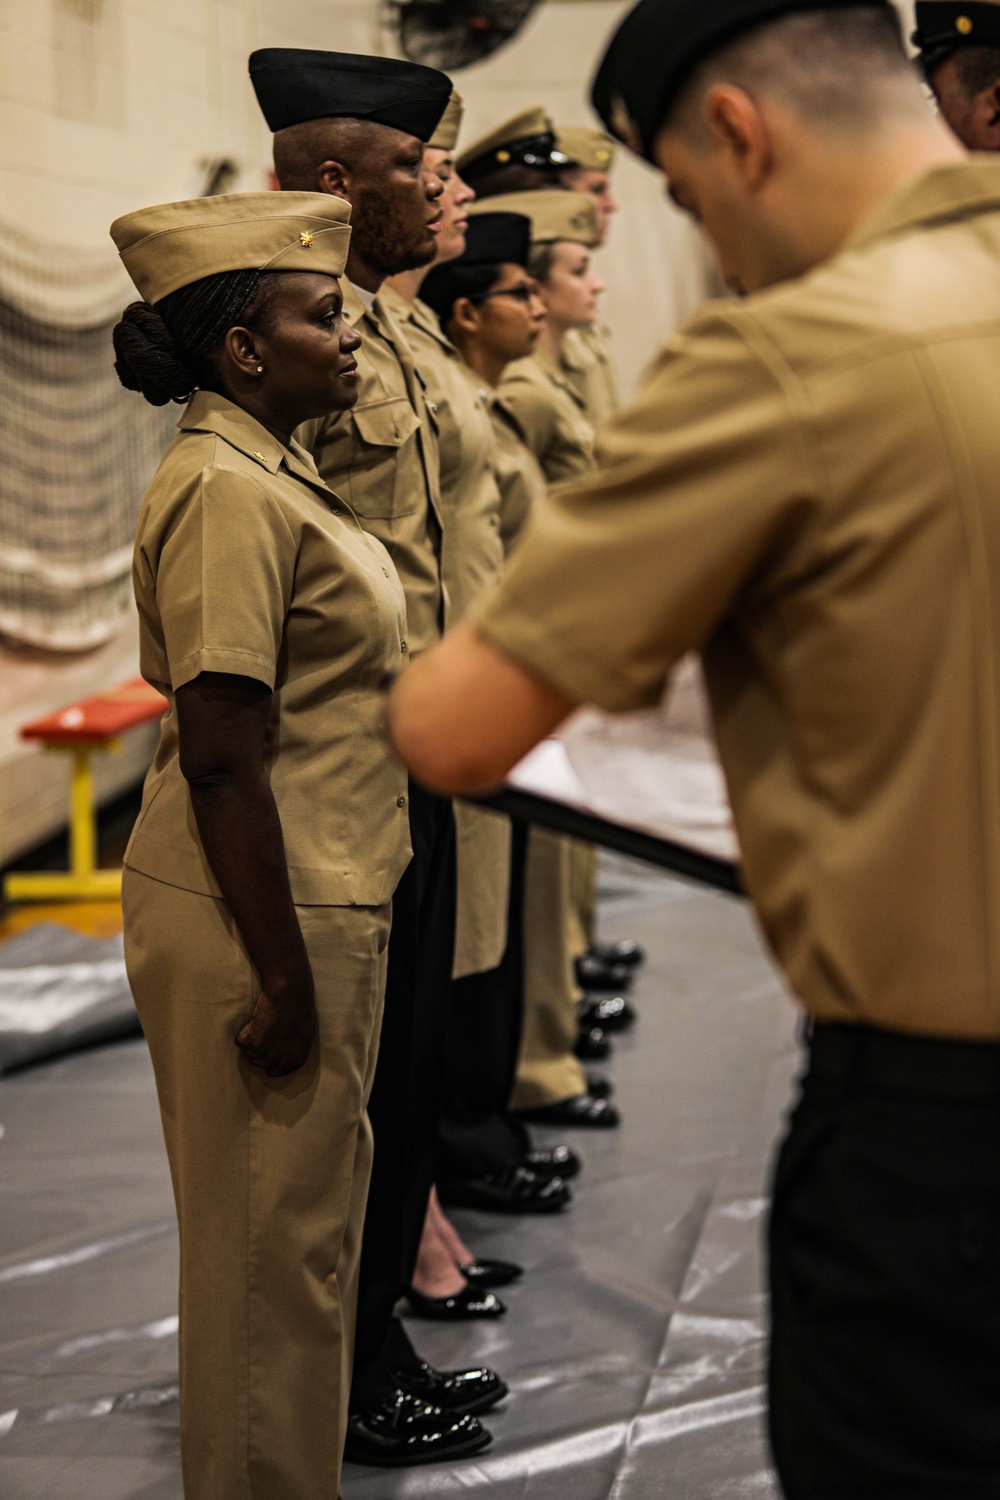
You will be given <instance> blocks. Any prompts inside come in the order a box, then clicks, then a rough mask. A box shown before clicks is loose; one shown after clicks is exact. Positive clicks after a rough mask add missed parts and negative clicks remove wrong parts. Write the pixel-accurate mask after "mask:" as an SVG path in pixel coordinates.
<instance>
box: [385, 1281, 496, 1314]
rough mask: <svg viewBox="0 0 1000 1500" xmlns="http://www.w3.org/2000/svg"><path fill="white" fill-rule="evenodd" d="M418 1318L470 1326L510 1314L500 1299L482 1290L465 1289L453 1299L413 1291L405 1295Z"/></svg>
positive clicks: (469, 1286)
mask: <svg viewBox="0 0 1000 1500" xmlns="http://www.w3.org/2000/svg"><path fill="white" fill-rule="evenodd" d="M406 1300H407V1302H409V1304H410V1306H411V1307H412V1308H413V1311H414V1312H415V1313H416V1315H417V1317H418V1318H436V1319H438V1321H439V1322H442V1323H468V1322H469V1321H470V1320H471V1319H472V1318H502V1317H503V1315H504V1313H505V1312H506V1311H507V1309H506V1307H505V1306H504V1304H503V1303H502V1302H501V1301H500V1298H499V1297H494V1295H493V1293H492V1292H484V1291H483V1290H482V1288H481V1287H477V1286H473V1285H472V1283H471V1282H470V1283H469V1285H468V1286H463V1288H462V1290H461V1291H460V1292H456V1293H455V1295H454V1296H453V1297H425V1296H423V1295H422V1294H421V1293H420V1292H418V1291H415V1290H414V1289H413V1287H412V1286H411V1287H410V1290H409V1291H408V1292H407V1294H406Z"/></svg>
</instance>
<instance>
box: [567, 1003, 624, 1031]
mask: <svg viewBox="0 0 1000 1500" xmlns="http://www.w3.org/2000/svg"><path fill="white" fill-rule="evenodd" d="M576 1013H577V1015H578V1016H579V1018H580V1025H581V1026H599V1027H600V1028H601V1030H602V1031H627V1030H628V1028H629V1027H630V1026H634V1025H635V1023H636V1021H637V1020H638V1015H637V1012H636V1009H635V1006H634V1005H630V1004H629V1002H628V1001H627V1000H625V999H623V997H622V996H621V995H585V996H584V998H583V999H582V1000H581V1001H580V1002H579V1004H578V1005H577V1007H576Z"/></svg>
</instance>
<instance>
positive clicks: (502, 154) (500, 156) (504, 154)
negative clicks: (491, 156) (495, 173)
mask: <svg viewBox="0 0 1000 1500" xmlns="http://www.w3.org/2000/svg"><path fill="white" fill-rule="evenodd" d="M497 161H502V162H508V161H510V152H509V151H498V152H497Z"/></svg>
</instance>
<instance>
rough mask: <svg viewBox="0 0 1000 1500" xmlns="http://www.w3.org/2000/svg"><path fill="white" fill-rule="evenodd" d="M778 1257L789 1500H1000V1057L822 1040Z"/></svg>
mask: <svg viewBox="0 0 1000 1500" xmlns="http://www.w3.org/2000/svg"><path fill="white" fill-rule="evenodd" d="M770 1256H771V1267H770V1270H771V1303H772V1334H771V1366H770V1426H771V1442H772V1448H773V1452H774V1457H775V1463H776V1466H777V1469H778V1473H779V1476H780V1478H781V1482H782V1486H783V1488H784V1491H785V1494H786V1496H787V1497H788V1500H931V1497H934V1500H944V1497H947V1500H994V1497H1000V1044H997V1043H993V1042H961V1041H948V1040H937V1039H932V1038H924V1037H909V1036H903V1035H899V1034H895V1033H889V1032H884V1031H879V1030H876V1029H874V1028H868V1027H860V1026H829V1025H817V1026H816V1027H815V1028H814V1033H813V1037H812V1041H811V1045H810V1066H809V1070H808V1073H807V1075H806V1078H805V1080H804V1083H803V1088H802V1096H801V1101H800V1103H799V1104H798V1107H797V1108H796V1110H795V1113H794V1115H793V1117H792V1121H791V1126H790V1129H789V1132H788V1136H787V1138H786V1140H785V1143H784V1145H783V1147H782V1150H781V1153H780V1156H779V1159H778V1163H777V1169H776V1174H775V1183H774V1201H773V1206H772V1214H771V1226H770Z"/></svg>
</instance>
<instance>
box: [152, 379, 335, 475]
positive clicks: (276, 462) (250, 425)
mask: <svg viewBox="0 0 1000 1500" xmlns="http://www.w3.org/2000/svg"><path fill="white" fill-rule="evenodd" d="M177 426H178V427H179V428H180V430H181V431H182V432H214V433H215V435H216V437H220V438H222V440H223V441H224V442H226V443H228V444H229V445H230V447H231V448H235V449H236V450H237V452H239V453H243V454H245V456H246V457H247V458H252V459H253V460H254V462H255V463H258V464H260V466H261V468H263V469H266V470H267V472H268V473H269V474H277V472H278V470H279V469H280V468H281V466H282V464H284V466H285V468H286V469H287V470H288V472H289V473H290V474H294V475H295V476H296V478H297V479H304V480H305V481H306V483H307V484H311V485H312V486H313V488H314V489H318V490H322V491H323V492H324V493H325V494H327V495H329V494H330V493H331V491H330V488H329V486H328V485H327V484H326V483H325V481H324V480H322V479H321V478H320V477H319V474H318V472H317V470H316V466H315V464H314V463H313V461H312V459H311V458H310V456H309V454H308V453H307V452H306V450H305V449H304V448H303V447H302V446H301V444H299V443H297V442H296V441H295V439H294V438H293V439H292V446H291V447H290V448H286V447H284V446H283V444H281V443H279V442H278V440H277V438H275V437H272V436H271V434H270V433H269V432H268V430H267V428H266V427H262V426H261V424H260V423H259V422H258V421H257V420H256V418H255V417H252V416H251V415H250V413H249V412H246V411H244V410H243V408H242V406H237V405H236V403H235V402H234V401H230V400H229V398H228V397H227V396H219V395H217V394H216V393H215V392H214V391H196V392H195V393H194V395H193V396H192V397H191V400H190V401H189V402H188V404H187V410H186V411H185V412H184V415H183V416H182V417H181V419H180V421H179V422H178V424H177Z"/></svg>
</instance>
